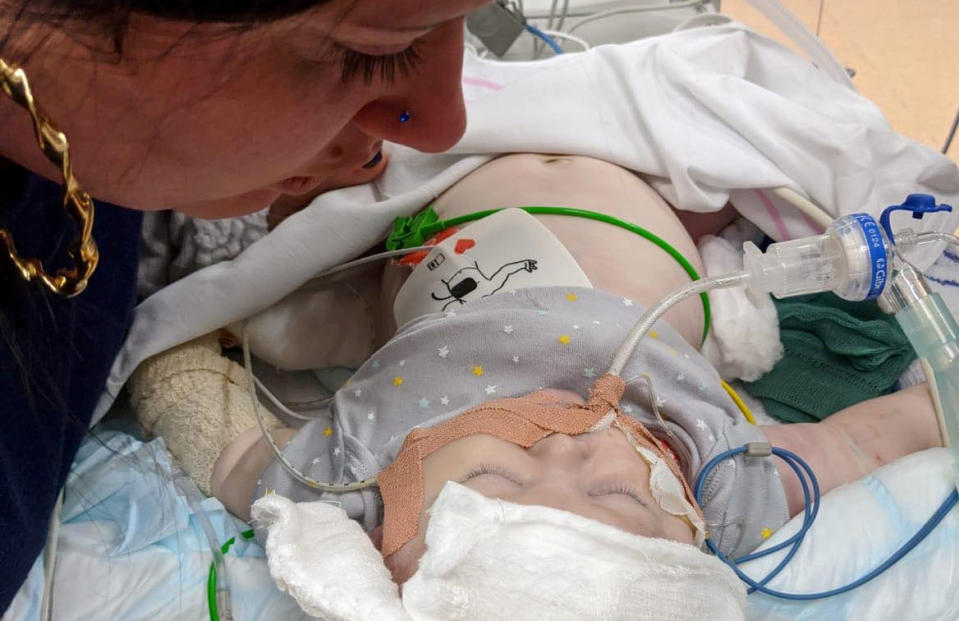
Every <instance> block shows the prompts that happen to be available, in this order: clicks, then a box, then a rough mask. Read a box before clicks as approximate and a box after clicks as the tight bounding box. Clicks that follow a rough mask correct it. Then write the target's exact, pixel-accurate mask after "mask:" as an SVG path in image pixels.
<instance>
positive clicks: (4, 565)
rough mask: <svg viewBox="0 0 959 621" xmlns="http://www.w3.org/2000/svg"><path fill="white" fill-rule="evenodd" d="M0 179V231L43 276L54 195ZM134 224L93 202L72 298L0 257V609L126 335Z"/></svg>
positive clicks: (62, 221) (46, 186)
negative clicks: (82, 285) (85, 257)
mask: <svg viewBox="0 0 959 621" xmlns="http://www.w3.org/2000/svg"><path fill="white" fill-rule="evenodd" d="M3 173H5V174H3V175H2V178H3V183H2V184H0V191H2V195H3V196H0V200H3V199H4V198H7V200H4V201H3V203H0V228H5V229H7V230H9V231H10V232H11V234H12V236H13V239H14V242H15V243H16V245H17V251H18V252H19V254H20V256H24V257H38V258H41V259H42V260H43V261H44V265H45V266H46V269H47V271H48V272H52V271H53V268H54V267H56V266H58V265H63V261H64V249H65V248H66V247H67V246H68V245H69V244H70V243H71V242H72V241H73V240H74V238H75V227H74V226H73V224H72V222H71V221H70V218H69V217H68V215H67V214H66V212H65V211H64V209H63V207H62V204H61V199H60V187H59V185H57V184H54V183H51V182H50V181H47V180H45V179H42V178H40V177H38V176H36V175H33V174H30V173H27V172H25V171H23V170H22V169H19V168H14V169H13V175H12V176H11V175H10V169H9V168H8V169H6V170H4V171H3ZM11 187H13V188H14V191H13V193H12V194H11V192H10V190H11ZM11 196H13V197H14V198H13V200H9V198H8V197H11ZM141 221H142V214H141V213H140V212H137V211H131V210H127V209H122V208H119V207H115V206H113V205H107V204H104V203H97V205H96V217H95V219H94V227H93V235H94V239H96V241H97V244H98V245H99V247H100V264H99V267H98V268H97V270H96V272H95V273H94V274H93V276H92V278H91V279H90V284H89V286H88V287H87V289H86V291H84V292H83V293H81V294H80V295H79V296H77V297H75V298H72V299H64V298H62V297H60V296H57V295H53V294H49V293H47V292H46V291H45V290H43V289H41V288H40V286H39V285H28V284H27V283H24V282H23V281H22V280H20V279H19V277H18V276H16V275H15V274H14V273H13V270H12V269H10V266H9V261H8V260H7V258H6V257H5V256H0V613H2V612H3V611H4V610H6V609H7V608H8V607H9V605H10V602H11V601H12V599H13V596H14V594H15V593H16V592H17V590H18V589H19V587H20V585H21V584H22V583H23V581H24V580H25V579H26V576H27V572H29V570H30V567H31V566H32V565H33V562H34V560H35V559H36V558H37V555H38V554H40V552H41V550H42V549H43V545H44V542H45V540H46V533H47V526H48V523H49V519H50V513H51V511H52V510H53V505H54V503H55V502H56V497H57V494H58V492H59V490H60V488H61V487H62V486H63V484H64V481H65V479H66V477H67V473H68V471H69V469H70V464H71V462H72V461H73V457H74V455H75V454H76V451H77V447H78V446H79V444H80V441H81V440H82V439H83V436H84V434H85V433H86V431H87V426H88V424H89V422H90V418H91V416H92V414H93V408H94V406H95V405H96V403H97V400H98V399H99V397H100V393H101V391H102V390H103V386H104V384H105V383H106V378H107V375H108V373H109V371H110V367H111V365H112V364H113V359H114V358H115V357H116V355H117V353H118V352H119V350H120V347H121V345H122V344H123V340H124V338H125V336H126V333H127V329H128V328H129V325H130V320H131V318H132V314H133V305H134V302H135V292H136V264H137V249H138V244H139V238H140V224H141Z"/></svg>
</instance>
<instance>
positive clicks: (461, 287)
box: [430, 259, 537, 310]
mask: <svg viewBox="0 0 959 621" xmlns="http://www.w3.org/2000/svg"><path fill="white" fill-rule="evenodd" d="M536 263H537V262H536V260H535V259H522V260H520V261H511V262H509V263H506V264H505V265H503V266H501V267H500V268H499V269H497V270H496V271H495V272H493V273H492V274H491V275H489V276H487V275H486V274H484V273H483V270H482V269H481V268H480V266H479V262H478V261H473V265H472V266H470V267H464V268H462V269H460V270H458V271H457V272H455V273H454V274H453V275H452V276H451V277H450V278H449V279H448V280H446V279H441V280H440V282H441V283H442V284H443V286H444V287H445V288H446V291H443V292H441V295H437V294H436V292H430V297H432V298H433V299H434V300H436V301H437V302H442V301H444V300H449V302H447V303H446V304H444V305H443V310H446V308H447V307H448V306H449V305H450V304H453V303H454V302H458V303H460V304H466V302H468V301H469V300H468V299H467V296H472V298H479V297H483V298H485V297H488V296H490V295H493V294H494V293H496V292H497V291H499V290H500V289H502V288H503V287H504V286H505V285H506V282H507V281H508V280H509V279H510V277H511V276H513V275H514V274H518V273H520V272H524V271H525V272H527V273H532V272H534V271H535V270H536V269H537V267H536ZM476 276H478V277H479V278H476ZM475 292H478V293H476V294H475V295H473V294H474V293H475ZM443 294H446V295H443Z"/></svg>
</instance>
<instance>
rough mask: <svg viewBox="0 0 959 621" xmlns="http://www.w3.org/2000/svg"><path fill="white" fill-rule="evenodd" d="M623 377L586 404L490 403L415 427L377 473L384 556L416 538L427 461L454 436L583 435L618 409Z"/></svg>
mask: <svg viewBox="0 0 959 621" xmlns="http://www.w3.org/2000/svg"><path fill="white" fill-rule="evenodd" d="M624 389H625V384H623V380H621V379H620V378H618V377H615V376H612V375H605V376H603V377H601V378H600V379H599V380H597V382H596V383H595V384H594V385H593V387H592V389H591V390H590V395H589V400H588V401H587V402H586V403H585V404H584V405H582V406H570V407H555V406H549V405H546V404H545V403H544V400H545V399H547V397H545V396H544V395H542V394H538V393H533V394H530V395H527V396H525V397H519V398H516V399H497V400H494V401H487V402H486V403H484V404H483V405H481V406H478V407H475V408H472V409H470V410H467V411H465V412H463V413H462V414H460V415H459V416H457V417H455V418H452V419H450V420H448V421H446V422H445V423H443V424H441V425H437V426H436V427H433V428H432V429H414V430H413V431H412V432H410V434H409V435H408V436H407V437H406V440H405V441H404V442H403V447H402V448H401V449H400V452H399V455H397V457H396V460H395V461H394V462H393V463H392V464H390V465H389V467H387V468H386V469H384V470H383V471H382V472H380V474H379V475H378V476H377V481H378V483H379V488H380V494H381V495H382V496H383V505H384V516H383V548H382V551H383V556H389V555H391V554H393V553H394V552H396V551H397V550H399V549H400V548H401V547H402V546H403V544H405V543H406V542H407V541H409V540H410V539H412V538H413V537H415V536H416V532H417V530H418V529H419V517H420V512H421V511H422V508H423V459H424V458H425V457H427V456H429V455H430V454H431V453H432V452H433V451H435V450H437V449H439V448H441V447H443V446H446V445H447V444H449V443H450V442H453V441H454V440H458V439H460V438H465V437H466V436H471V435H476V434H490V435H494V436H496V437H498V438H501V439H503V440H506V441H508V442H512V443H513V444H517V445H519V446H522V447H524V448H529V447H530V446H532V445H534V444H535V443H536V442H538V441H539V440H542V439H543V438H545V437H546V436H548V435H551V434H553V433H565V434H568V435H579V434H581V433H585V432H587V431H589V430H590V428H591V427H593V426H594V425H595V424H596V423H597V422H598V421H600V420H601V419H602V418H603V417H604V416H605V415H606V413H607V412H609V411H610V410H617V408H618V406H619V400H620V399H621V398H622V396H623V391H624Z"/></svg>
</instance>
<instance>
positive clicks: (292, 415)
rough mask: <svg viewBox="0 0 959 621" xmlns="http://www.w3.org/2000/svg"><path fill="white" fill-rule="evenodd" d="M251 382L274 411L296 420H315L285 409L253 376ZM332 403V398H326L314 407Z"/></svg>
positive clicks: (312, 417)
mask: <svg viewBox="0 0 959 621" xmlns="http://www.w3.org/2000/svg"><path fill="white" fill-rule="evenodd" d="M253 381H254V382H256V387H257V388H259V389H260V392H262V393H263V394H264V395H266V398H267V399H269V401H270V403H272V404H273V406H274V407H276V409H278V410H279V411H280V412H281V413H283V414H285V415H287V416H289V417H290V418H295V419H296V420H305V421H311V420H313V419H315V418H316V416H306V415H305V414H300V413H299V412H295V411H293V410H291V409H290V408H288V407H286V404H284V403H283V402H282V401H280V400H279V399H278V398H277V396H276V395H274V394H273V393H272V392H270V389H269V388H267V387H266V386H265V385H264V384H263V382H262V381H260V378H258V377H257V376H255V375H254V376H253ZM332 402H333V397H327V398H326V399H321V400H319V401H317V402H316V405H315V407H318V408H321V407H324V406H327V405H329V404H330V403H332Z"/></svg>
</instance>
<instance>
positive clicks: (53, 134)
mask: <svg viewBox="0 0 959 621" xmlns="http://www.w3.org/2000/svg"><path fill="white" fill-rule="evenodd" d="M0 87H2V88H3V92H4V93H6V94H7V95H8V96H10V97H11V98H12V99H13V100H14V101H15V102H16V103H18V104H20V105H21V106H23V107H24V108H26V109H27V110H28V111H29V112H30V116H31V117H33V129H34V132H35V133H36V137H37V142H38V143H39V145H40V150H41V151H43V154H44V155H46V156H47V159H48V160H50V161H51V162H53V164H54V166H57V167H58V168H59V169H60V173H61V174H62V175H63V207H64V209H66V211H67V214H69V215H70V217H71V218H72V219H73V220H74V222H76V224H77V228H78V229H79V234H78V235H77V239H76V240H75V241H74V242H73V244H71V245H70V247H69V248H68V249H67V256H68V257H70V258H71V259H72V260H73V267H72V268H69V269H67V268H62V269H59V270H57V273H56V274H55V275H53V276H51V275H50V274H48V273H47V272H46V271H45V270H44V269H43V264H42V263H41V262H40V260H39V259H22V258H20V256H19V255H18V254H17V249H16V247H15V246H14V243H13V238H12V237H11V236H10V233H9V232H8V231H6V230H4V229H0V242H2V245H3V247H4V248H5V249H6V254H7V256H9V257H10V260H11V261H12V262H13V265H14V267H15V268H16V269H17V271H18V272H20V276H22V277H23V279H24V280H26V281H27V282H30V281H32V280H34V279H35V278H39V279H40V282H42V283H43V284H44V286H46V288H47V289H49V290H50V291H52V292H53V293H56V294H59V295H62V296H64V297H68V298H69V297H73V296H75V295H78V294H80V293H81V292H83V290H84V289H86V288H87V282H88V281H89V280H90V276H92V275H93V272H94V270H96V269H97V263H98V262H99V260H100V252H99V250H98V249H97V244H96V242H95V241H94V240H93V235H92V234H93V201H92V200H91V199H90V195H89V194H87V193H86V192H84V191H83V189H82V188H81V187H80V184H79V183H77V180H76V178H75V177H74V176H73V170H72V169H71V167H70V145H69V143H68V142H67V137H66V136H65V135H64V133H63V132H61V131H60V130H59V129H57V127H56V126H55V125H54V124H53V123H52V122H51V121H50V120H49V119H48V118H47V117H46V116H45V115H44V114H43V112H42V111H41V109H40V107H39V105H37V103H36V101H35V100H34V98H33V92H32V91H31V90H30V83H29V82H28V81H27V76H26V74H25V73H24V72H23V69H19V68H18V69H14V68H12V67H11V66H10V65H8V64H7V63H6V62H5V61H4V60H3V59H2V58H0Z"/></svg>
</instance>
